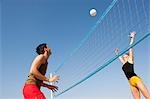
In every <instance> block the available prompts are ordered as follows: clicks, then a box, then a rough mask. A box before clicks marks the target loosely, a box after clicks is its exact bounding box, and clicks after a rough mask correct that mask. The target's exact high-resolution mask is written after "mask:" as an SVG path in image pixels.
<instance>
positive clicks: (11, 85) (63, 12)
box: [0, 0, 150, 99]
mask: <svg viewBox="0 0 150 99" xmlns="http://www.w3.org/2000/svg"><path fill="white" fill-rule="evenodd" d="M111 2H112V0H95V1H93V0H90V1H81V0H75V1H70V0H61V1H59V0H5V1H4V0H1V1H0V4H1V5H0V8H1V12H2V13H0V15H1V16H0V19H2V20H1V21H0V23H1V24H0V26H1V28H0V30H1V31H0V32H1V36H0V37H1V38H0V39H1V41H2V42H1V45H0V47H1V49H0V51H1V52H2V53H1V57H2V58H0V60H1V61H0V66H1V67H0V69H1V71H0V74H1V76H0V78H1V79H0V80H1V83H0V84H1V85H0V87H1V88H0V89H1V90H0V93H1V94H0V98H2V99H23V96H22V87H23V85H24V82H25V80H26V79H27V75H28V72H29V69H30V64H31V62H32V60H33V59H34V57H35V56H36V53H35V48H36V46H37V45H38V44H39V43H43V42H46V43H47V44H48V45H49V47H50V48H51V49H52V56H51V58H50V59H49V67H48V72H47V76H48V75H49V73H50V72H53V71H54V70H55V69H56V68H57V66H58V65H59V63H61V62H62V61H63V60H64V58H65V57H67V56H68V55H69V54H70V53H71V52H72V50H73V49H74V48H75V47H77V45H78V44H79V43H80V41H81V40H82V39H83V38H84V37H85V36H86V34H87V33H88V32H89V30H90V29H91V27H92V26H93V25H94V24H95V23H96V21H97V20H98V18H99V17H100V16H101V15H102V13H103V12H104V11H105V9H106V8H107V7H108V6H109V5H110V3H111ZM93 7H95V8H97V12H98V15H97V16H96V17H91V16H90V15H89V10H90V9H91V8H93ZM149 42H150V41H149V38H148V39H146V40H144V41H143V42H141V43H140V44H139V45H137V46H136V47H135V53H136V58H135V60H136V64H135V65H136V66H137V68H136V72H137V74H140V76H141V77H142V79H143V81H144V82H145V84H146V85H147V86H148V88H149V89H150V83H149V82H150V80H149V79H150V76H148V75H150V74H148V72H149V70H150V67H149V66H150V62H149V59H150V52H149V50H150V48H149V47H150V46H148V45H149ZM114 67H115V68H114ZM68 71H69V70H68ZM66 74H67V73H66ZM60 76H61V75H60ZM108 79H110V80H111V81H109V80H108ZM42 91H43V92H44V93H45V95H46V97H47V99H49V98H48V97H50V93H49V90H47V89H44V88H43V89H42ZM131 97H132V95H131V93H130V90H129V87H128V83H127V81H126V79H125V77H124V76H123V73H122V71H121V64H120V63H119V61H115V62H113V63H112V64H111V65H110V66H109V67H108V68H106V69H104V70H103V71H102V72H100V73H98V74H96V75H94V76H93V77H92V78H90V79H88V80H87V81H85V82H84V83H82V84H81V85H79V86H77V87H75V88H73V89H72V90H70V91H68V92H67V93H65V94H64V95H62V96H60V97H58V99H91V98H92V99H99V98H103V99H131Z"/></svg>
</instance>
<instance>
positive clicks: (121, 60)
mask: <svg viewBox="0 0 150 99" xmlns="http://www.w3.org/2000/svg"><path fill="white" fill-rule="evenodd" d="M118 52H119V51H118V49H116V50H115V54H116V55H118ZM118 59H119V61H120V62H121V63H122V64H125V61H124V60H123V58H122V56H119V58H118Z"/></svg>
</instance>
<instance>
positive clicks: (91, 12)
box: [90, 8, 97, 16]
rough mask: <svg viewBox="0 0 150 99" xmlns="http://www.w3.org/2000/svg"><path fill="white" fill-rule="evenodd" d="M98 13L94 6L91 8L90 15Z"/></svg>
mask: <svg viewBox="0 0 150 99" xmlns="http://www.w3.org/2000/svg"><path fill="white" fill-rule="evenodd" d="M96 14H97V11H96V9H94V8H93V9H91V10H90V15H91V16H96Z"/></svg>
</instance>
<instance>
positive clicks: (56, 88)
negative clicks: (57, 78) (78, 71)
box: [46, 85, 58, 92]
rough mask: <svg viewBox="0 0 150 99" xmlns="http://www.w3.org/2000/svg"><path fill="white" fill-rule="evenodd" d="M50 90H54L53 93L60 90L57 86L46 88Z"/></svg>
mask: <svg viewBox="0 0 150 99" xmlns="http://www.w3.org/2000/svg"><path fill="white" fill-rule="evenodd" d="M46 87H47V88H48V89H50V90H52V91H53V92H57V90H58V87H57V86H54V85H47V86H46Z"/></svg>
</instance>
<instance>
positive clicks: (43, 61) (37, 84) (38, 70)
mask: <svg viewBox="0 0 150 99" xmlns="http://www.w3.org/2000/svg"><path fill="white" fill-rule="evenodd" d="M36 52H37V53H38V55H37V56H36V57H35V59H34V60H33V62H32V64H31V68H30V72H29V76H28V79H27V80H26V82H25V85H24V88H23V95H24V99H46V97H45V96H44V94H43V93H42V92H41V91H40V88H41V86H42V87H46V88H48V89H51V90H52V91H53V92H54V91H57V90H58V87H57V86H53V85H48V84H46V83H43V81H45V82H55V81H58V80H59V77H58V76H56V75H55V76H53V77H52V78H47V77H46V76H45V74H46V70H47V65H48V58H49V56H50V55H51V49H50V48H49V47H48V46H47V44H46V43H43V44H40V45H39V46H38V47H37V48H36Z"/></svg>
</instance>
